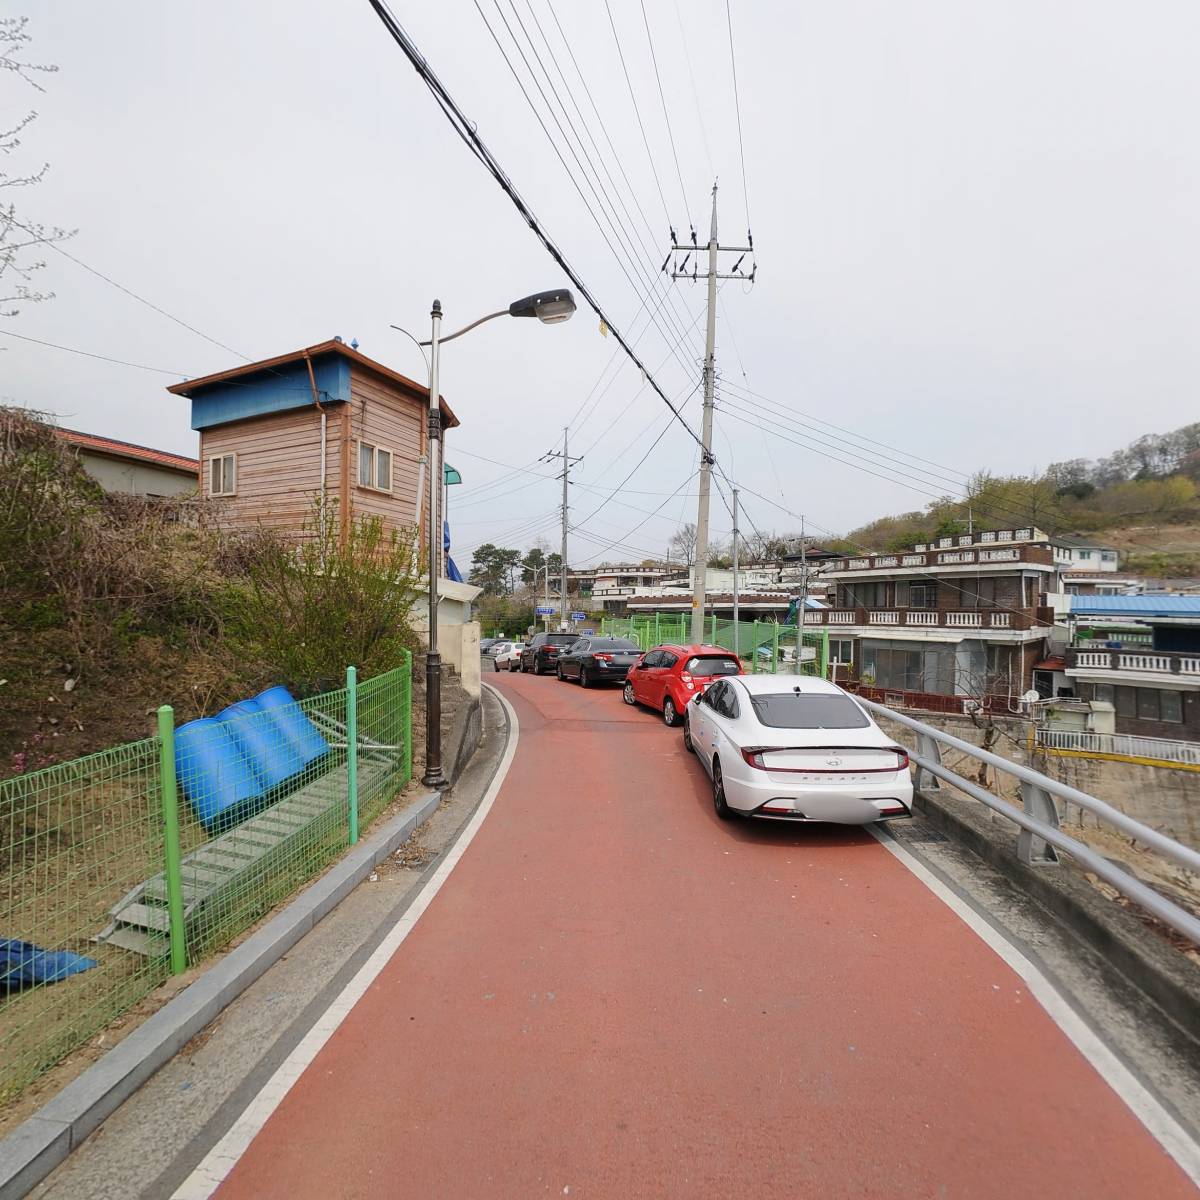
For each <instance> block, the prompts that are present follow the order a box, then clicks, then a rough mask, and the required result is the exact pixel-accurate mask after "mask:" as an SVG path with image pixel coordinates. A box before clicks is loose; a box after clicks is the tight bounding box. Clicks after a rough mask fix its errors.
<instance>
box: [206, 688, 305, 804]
mask: <svg viewBox="0 0 1200 1200" xmlns="http://www.w3.org/2000/svg"><path fill="white" fill-rule="evenodd" d="M217 720H218V721H220V722H222V724H224V725H225V727H226V728H227V729H228V730H229V732H230V733H231V734H232V735H233V740H234V741H235V742H236V743H237V745H238V748H239V749H240V750H241V752H242V755H243V756H244V757H245V758H246V759H247V760H248V761H249V762H250V763H251V765H252V766H253V767H254V771H255V774H257V775H258V777H259V778H260V779H261V780H262V781H263V784H264V785H265V786H266V787H268V788H273V787H277V786H278V785H279V784H281V783H283V781H284V780H285V779H291V777H292V776H293V775H296V774H298V773H299V772H301V771H303V770H304V759H302V758H301V757H300V755H299V753H297V751H296V749H295V748H294V747H293V745H292V743H291V741H290V739H288V738H287V737H285V736H283V733H282V731H281V730H280V728H279V726H278V724H276V722H274V721H273V720H271V718H270V715H269V714H268V713H267V712H265V711H264V710H263V709H261V708H260V707H259V706H258V702H257V701H255V700H240V701H238V703H237V704H231V705H230V706H229V707H228V708H226V709H223V710H222V711H221V712H219V713H217Z"/></svg>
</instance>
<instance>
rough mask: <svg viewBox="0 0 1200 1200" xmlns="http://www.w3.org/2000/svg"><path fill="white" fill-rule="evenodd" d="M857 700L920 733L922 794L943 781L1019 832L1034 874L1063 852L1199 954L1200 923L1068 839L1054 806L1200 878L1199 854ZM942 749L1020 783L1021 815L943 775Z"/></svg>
mask: <svg viewBox="0 0 1200 1200" xmlns="http://www.w3.org/2000/svg"><path fill="white" fill-rule="evenodd" d="M857 699H858V702H859V703H860V704H861V705H863V707H864V708H866V709H868V710H870V711H872V712H874V713H877V714H878V715H880V716H883V717H886V718H887V719H888V720H890V721H895V722H896V723H897V724H899V725H903V726H905V727H906V728H909V729H911V730H913V732H914V733H915V734H916V735H917V753H915V754H911V753H910V757H911V758H912V761H913V762H914V763H916V765H917V777H916V781H915V782H916V786H917V789H918V790H920V789H921V788H923V787H926V788H930V789H936V788H939V787H940V786H941V782H943V781H944V782H945V783H948V784H950V785H951V786H952V787H954V788H957V789H958V790H959V791H961V792H964V793H966V795H968V796H971V797H972V798H973V799H975V800H978V801H979V802H980V803H981V804H983V805H985V806H986V807H987V808H990V809H991V810H992V811H993V812H996V813H999V814H1000V815H1001V816H1002V817H1005V818H1006V819H1007V820H1010V821H1012V822H1013V824H1015V825H1017V826H1018V827H1019V828H1020V830H1021V832H1020V834H1019V835H1018V837H1017V855H1018V857H1019V858H1020V859H1021V861H1022V862H1024V863H1026V864H1028V865H1030V866H1037V865H1050V864H1053V863H1057V862H1058V854H1057V853H1056V851H1059V850H1061V851H1062V852H1063V853H1064V854H1069V855H1070V856H1071V857H1072V858H1073V859H1075V861H1076V862H1078V863H1079V864H1080V865H1081V866H1084V867H1086V868H1087V869H1088V870H1089V871H1091V872H1093V874H1095V875H1096V876H1097V877H1098V878H1100V879H1103V880H1104V881H1105V882H1106V883H1108V884H1111V885H1112V886H1113V887H1114V888H1116V889H1117V891H1119V892H1120V893H1121V894H1122V895H1124V896H1126V897H1128V898H1129V899H1130V900H1132V901H1134V902H1135V903H1136V904H1139V905H1141V907H1142V908H1144V909H1145V910H1146V911H1147V912H1149V913H1152V914H1153V915H1154V916H1156V917H1157V918H1158V919H1159V920H1160V921H1162V922H1163V923H1164V924H1166V925H1169V926H1170V927H1171V928H1172V929H1174V930H1175V931H1176V932H1178V933H1181V934H1183V936H1184V937H1186V938H1189V939H1190V940H1191V941H1192V942H1194V943H1195V944H1196V945H1198V946H1200V918H1197V917H1195V916H1193V915H1192V914H1191V913H1190V912H1188V911H1187V910H1186V909H1184V908H1182V907H1180V906H1179V905H1178V904H1175V903H1174V902H1173V901H1171V900H1168V899H1167V898H1166V897H1165V896H1163V895H1161V894H1160V893H1159V892H1156V891H1155V890H1154V889H1153V888H1151V887H1149V886H1148V885H1147V884H1144V883H1143V882H1142V881H1141V880H1140V879H1138V878H1136V877H1135V876H1133V875H1131V874H1130V873H1129V872H1128V871H1124V870H1122V869H1121V868H1120V867H1118V866H1116V865H1114V864H1113V863H1111V862H1110V861H1109V860H1108V859H1107V858H1105V857H1104V856H1103V855H1101V854H1098V853H1097V852H1096V851H1095V850H1093V849H1092V848H1091V847H1090V846H1087V845H1085V844H1084V843H1083V842H1080V841H1077V840H1076V839H1075V838H1073V837H1070V836H1068V835H1067V834H1065V833H1063V832H1062V830H1061V829H1060V828H1059V815H1058V807H1057V805H1056V804H1055V798H1057V799H1060V800H1063V801H1065V802H1067V803H1070V804H1074V805H1077V806H1078V807H1079V808H1081V809H1084V810H1085V811H1087V812H1090V813H1091V814H1092V815H1093V816H1095V817H1096V818H1098V819H1099V820H1101V821H1103V822H1104V823H1105V824H1107V825H1111V826H1112V827H1113V828H1114V829H1119V830H1120V831H1121V832H1122V833H1124V834H1126V835H1127V836H1129V837H1131V838H1135V839H1136V840H1137V841H1139V842H1141V843H1142V844H1143V845H1145V846H1147V847H1149V848H1150V849H1152V850H1154V851H1155V852H1156V853H1158V854H1160V855H1162V857H1163V858H1167V859H1170V861H1171V862H1173V863H1176V864H1178V865H1179V866H1181V867H1185V868H1186V869H1187V870H1189V871H1193V872H1195V873H1196V874H1197V875H1200V852H1198V851H1196V850H1193V849H1192V848H1191V847H1190V846H1185V845H1183V844H1182V843H1181V842H1177V841H1175V840H1174V839H1173V838H1169V837H1167V836H1166V834H1164V833H1160V832H1159V831H1158V830H1157V829H1152V828H1151V827H1150V826H1149V825H1143V824H1142V823H1141V822H1140V821H1136V820H1134V818H1133V817H1130V816H1128V815H1127V814H1126V813H1123V812H1121V810H1120V809H1118V808H1114V807H1113V806H1112V805H1111V804H1107V803H1105V801H1103V800H1100V799H1097V798H1096V797H1095V796H1091V795H1089V794H1088V793H1087V792H1081V791H1079V789H1078V788H1073V787H1070V786H1069V785H1067V784H1065V783H1059V782H1058V780H1056V779H1051V778H1050V777H1049V776H1048V775H1043V774H1041V772H1039V771H1035V770H1033V769H1032V768H1031V767H1026V766H1024V765H1022V764H1021V763H1016V762H1012V761H1011V760H1010V759H1007V758H1002V757H1001V756H1000V755H998V754H993V753H992V752H991V751H990V750H982V749H980V747H978V746H973V745H972V744H971V743H970V742H965V741H963V740H962V738H957V737H955V736H954V735H953V734H950V733H946V732H945V731H944V730H941V729H936V728H934V727H933V726H932V725H926V724H924V723H922V722H921V721H914V720H913V719H912V718H911V717H908V716H905V715H904V714H903V713H898V712H896V710H895V709H892V708H888V707H887V706H886V705H884V704H877V703H876V702H875V701H873V700H864V699H863V698H862V697H861V696H860V697H857ZM942 746H948V747H950V748H952V749H954V750H958V751H960V752H961V753H963V754H966V755H968V756H969V757H971V758H974V759H975V760H977V761H978V762H983V763H987V764H988V765H989V766H991V767H994V768H995V769H996V770H997V771H1003V772H1004V773H1005V774H1008V775H1011V776H1012V777H1013V778H1015V779H1017V780H1018V781H1019V783H1020V787H1021V800H1022V803H1023V804H1024V808H1018V807H1016V805H1014V804H1010V803H1009V802H1008V801H1007V800H1002V799H1001V798H1000V797H999V796H996V795H994V794H993V793H992V792H989V791H988V790H987V789H986V788H983V787H980V786H979V784H977V783H974V782H972V781H971V780H969V779H964V778H963V777H962V776H961V775H957V774H955V772H953V771H950V770H948V769H947V768H946V767H944V766H943V765H942V755H941V747H942Z"/></svg>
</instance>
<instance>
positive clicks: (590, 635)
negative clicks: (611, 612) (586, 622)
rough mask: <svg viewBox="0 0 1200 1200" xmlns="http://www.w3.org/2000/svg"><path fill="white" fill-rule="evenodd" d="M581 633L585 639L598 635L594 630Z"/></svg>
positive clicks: (584, 630) (581, 631) (583, 630)
mask: <svg viewBox="0 0 1200 1200" xmlns="http://www.w3.org/2000/svg"><path fill="white" fill-rule="evenodd" d="M579 632H580V633H582V634H583V636H584V637H594V636H595V633H596V631H595V630H594V629H581V630H580V631H579Z"/></svg>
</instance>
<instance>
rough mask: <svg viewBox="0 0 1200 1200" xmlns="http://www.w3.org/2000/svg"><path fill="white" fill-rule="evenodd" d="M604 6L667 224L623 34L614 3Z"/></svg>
mask: <svg viewBox="0 0 1200 1200" xmlns="http://www.w3.org/2000/svg"><path fill="white" fill-rule="evenodd" d="M604 8H605V11H606V12H607V13H608V24H609V27H610V28H611V29H612V35H613V41H614V42H615V43H616V47H617V57H618V58H619V59H620V60H621V71H622V72H623V73H624V75H625V83H626V85H627V86H628V88H629V100H630V103H631V104H632V105H633V115H634V116H635V117H636V118H637V123H638V128H639V129H640V130H641V131H642V145H643V146H645V147H646V158H647V160H648V161H649V163H650V172H651V174H652V175H653V176H654V185H655V187H657V188H658V198H659V199H660V200H661V201H662V206H663V216H664V217H665V218H666V221H667V225H668V226H669V225H670V224H671V210H670V209H669V208H668V207H667V198H666V196H665V195H663V190H662V181H661V180H660V179H659V177H658V168H657V167H656V166H655V165H654V155H653V153H652V152H651V150H650V139H649V138H648V137H647V136H646V126H645V125H644V124H643V123H642V110H641V108H640V106H639V105H638V102H637V96H636V95H635V94H634V91H633V80H632V79H630V77H629V68H628V67H627V66H626V65H625V51H624V50H622V49H621V35H620V34H618V33H617V23H616V21H615V20H614V19H613V14H612V5H611V4H610V3H609V0H604Z"/></svg>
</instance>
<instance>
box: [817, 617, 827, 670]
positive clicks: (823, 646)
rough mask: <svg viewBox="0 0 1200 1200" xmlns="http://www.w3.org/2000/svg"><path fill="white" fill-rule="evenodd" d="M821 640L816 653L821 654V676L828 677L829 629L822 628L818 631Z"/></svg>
mask: <svg viewBox="0 0 1200 1200" xmlns="http://www.w3.org/2000/svg"><path fill="white" fill-rule="evenodd" d="M819 634H820V638H821V641H820V643H819V648H818V650H817V653H818V654H819V655H820V656H821V678H822V679H828V678H829V630H828V629H824V628H822V629H821V630H820V631H819Z"/></svg>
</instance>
